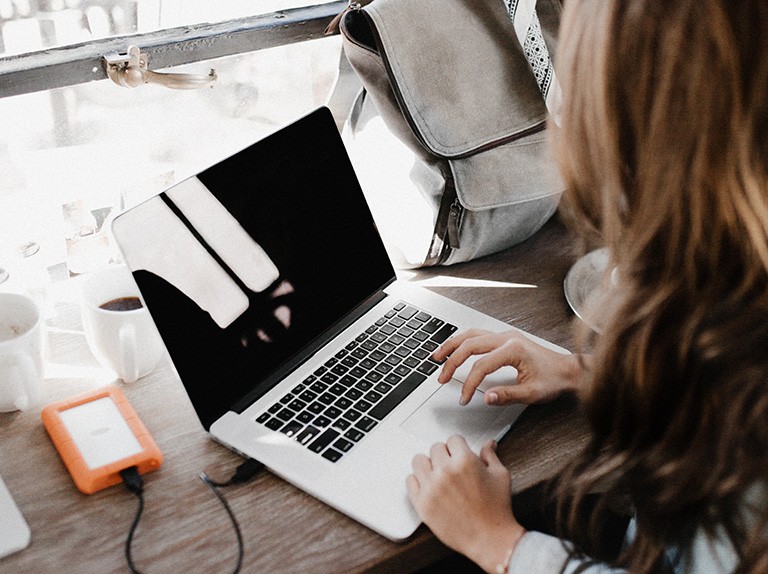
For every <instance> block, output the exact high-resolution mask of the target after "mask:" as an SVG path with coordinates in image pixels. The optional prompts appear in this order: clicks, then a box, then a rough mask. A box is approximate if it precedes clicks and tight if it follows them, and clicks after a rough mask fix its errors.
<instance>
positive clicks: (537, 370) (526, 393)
mask: <svg viewBox="0 0 768 574" xmlns="http://www.w3.org/2000/svg"><path fill="white" fill-rule="evenodd" d="M474 355H483V356H482V357H480V358H479V359H477V360H476V361H475V364H474V365H472V368H471V369H470V371H469V375H468V376H467V379H466V380H465V381H464V385H463V389H462V391H461V404H462V405H465V404H467V403H468V402H469V400H470V399H471V398H472V394H473V393H474V392H475V389H477V387H478V385H480V383H482V382H483V379H484V378H485V377H486V376H487V375H489V374H490V373H493V372H494V371H496V370H498V369H500V368H501V367H504V366H511V367H514V368H515V369H517V384H513V385H500V386H496V387H492V388H490V389H487V390H486V392H485V402H486V403H487V404H492V405H506V404H510V403H525V404H533V403H542V402H548V401H551V400H554V399H555V398H557V397H558V396H560V395H561V394H563V393H566V392H571V391H575V390H576V389H577V388H578V386H579V382H580V377H581V365H580V363H579V357H578V356H576V355H570V354H562V353H558V352H555V351H552V350H550V349H547V348H546V347H543V346H541V345H539V344H538V343H535V342H534V341H531V340H530V339H529V338H527V337H526V336H525V335H523V334H521V333H520V332H518V331H507V332H504V333H493V332H491V331H480V330H475V329H471V330H469V331H464V332H462V333H459V334H457V335H454V336H453V337H451V338H450V339H448V340H447V341H445V342H444V343H443V344H442V345H441V346H440V347H439V348H438V349H437V350H436V351H435V352H434V353H433V357H434V358H435V360H437V361H443V360H445V363H444V364H443V367H442V370H441V371H440V375H439V377H438V381H439V382H440V383H442V384H445V383H447V382H448V381H450V380H451V377H452V376H453V374H454V372H455V371H456V369H457V368H458V367H459V366H460V365H462V364H463V363H464V362H465V361H466V360H467V359H469V358H470V357H472V356H474Z"/></svg>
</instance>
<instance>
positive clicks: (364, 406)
mask: <svg viewBox="0 0 768 574" xmlns="http://www.w3.org/2000/svg"><path fill="white" fill-rule="evenodd" d="M372 406H373V403H370V402H368V401H366V400H365V399H360V400H359V401H357V402H356V403H355V408H356V409H357V410H359V411H361V412H365V411H367V410H368V409H370V408H371V407H372Z"/></svg>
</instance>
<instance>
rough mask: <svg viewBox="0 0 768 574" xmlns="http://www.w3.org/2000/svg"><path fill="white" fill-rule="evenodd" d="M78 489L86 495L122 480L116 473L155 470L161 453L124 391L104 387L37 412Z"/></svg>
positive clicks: (113, 387)
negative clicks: (133, 467) (127, 469)
mask: <svg viewBox="0 0 768 574" xmlns="http://www.w3.org/2000/svg"><path fill="white" fill-rule="evenodd" d="M41 417H42V419H43V424H44V425H45V429H46V430H47V431H48V434H49V435H50V437H51V440H52V441H53V444H54V445H55V446H56V450H58V451H59V455H60V456H61V459H62V460H63V461H64V465H65V466H66V467H67V470H68V471H69V474H71V475H72V478H73V480H74V481H75V485H76V486H77V488H78V489H79V490H80V491H81V492H84V493H85V494H93V493H94V492H97V491H99V490H102V489H104V488H107V487H108V486H112V485H114V484H118V483H120V482H122V478H121V477H120V471H121V470H124V469H126V468H130V467H132V466H135V467H136V468H137V470H138V472H139V474H145V473H147V472H149V471H151V470H155V469H156V468H159V467H160V465H161V464H162V462H163V455H162V453H161V452H160V449H159V448H158V447H157V445H156V444H155V441H154V440H153V439H152V436H151V435H150V434H149V431H147V429H146V427H145V426H144V424H143V423H142V422H141V420H140V419H139V416H138V415H137V414H136V411H134V410H133V407H132V406H131V405H130V403H129V402H128V399H127V398H126V397H125V395H124V394H123V392H122V391H121V390H120V389H119V388H118V387H115V386H109V387H105V388H103V389H98V390H96V391H91V392H88V393H85V394H82V395H77V396H74V397H71V398H69V399H66V400H63V401H59V402H56V403H52V404H50V405H47V406H46V407H45V408H43V412H42V414H41Z"/></svg>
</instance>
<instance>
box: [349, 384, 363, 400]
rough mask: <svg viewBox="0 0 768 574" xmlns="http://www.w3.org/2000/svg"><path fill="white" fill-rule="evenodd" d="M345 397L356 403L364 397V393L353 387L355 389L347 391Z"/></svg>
mask: <svg viewBox="0 0 768 574" xmlns="http://www.w3.org/2000/svg"><path fill="white" fill-rule="evenodd" d="M344 396H346V397H348V398H349V399H352V400H353V401H356V400H357V399H359V398H360V397H362V396H363V391H361V390H360V389H356V388H354V387H353V388H351V389H349V390H348V391H347V393H346V395H344Z"/></svg>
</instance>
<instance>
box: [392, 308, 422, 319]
mask: <svg viewBox="0 0 768 574" xmlns="http://www.w3.org/2000/svg"><path fill="white" fill-rule="evenodd" d="M418 312H419V311H418V309H414V308H413V307H411V306H407V307H405V308H403V310H402V311H400V312H399V313H398V314H397V316H398V317H402V318H403V319H410V318H411V317H413V316H414V315H415V314H416V313H418Z"/></svg>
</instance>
